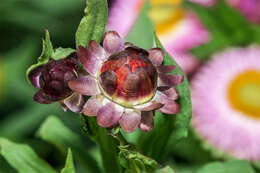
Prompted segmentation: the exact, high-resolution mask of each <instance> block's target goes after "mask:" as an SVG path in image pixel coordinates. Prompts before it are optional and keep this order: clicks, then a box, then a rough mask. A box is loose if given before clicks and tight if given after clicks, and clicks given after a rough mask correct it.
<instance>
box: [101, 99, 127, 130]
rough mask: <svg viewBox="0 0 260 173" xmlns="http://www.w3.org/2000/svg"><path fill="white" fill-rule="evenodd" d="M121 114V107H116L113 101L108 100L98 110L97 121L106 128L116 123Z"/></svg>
mask: <svg viewBox="0 0 260 173" xmlns="http://www.w3.org/2000/svg"><path fill="white" fill-rule="evenodd" d="M122 114H123V108H120V107H118V106H117V105H116V104H115V103H113V102H109V103H107V104H106V105H105V106H102V107H101V108H100V109H99V110H98V113H97V122H98V124H99V125H100V126H102V127H106V128H108V127H111V126H113V125H115V124H117V123H118V121H119V120H120V118H121V116H122Z"/></svg>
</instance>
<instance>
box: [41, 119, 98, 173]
mask: <svg viewBox="0 0 260 173" xmlns="http://www.w3.org/2000/svg"><path fill="white" fill-rule="evenodd" d="M37 135H38V136H39V137H40V138H41V139H43V140H45V141H47V142H49V143H51V144H53V145H55V146H56V147H57V148H58V149H60V150H61V151H62V152H63V153H66V150H67V148H69V147H70V148H71V149H72V151H73V153H74V155H75V159H76V160H78V161H79V162H80V163H81V164H82V166H84V168H85V169H86V170H88V172H93V173H94V172H95V173H96V172H101V171H100V168H99V167H98V165H97V163H96V161H95V159H94V158H93V157H91V156H90V155H89V153H88V152H87V151H88V150H87V149H86V147H85V146H84V144H83V143H82V141H81V139H80V137H79V136H78V135H77V134H75V133H74V132H72V131H71V130H70V129H69V128H67V127H66V126H64V124H63V123H62V122H61V121H60V120H59V119H58V118H57V117H55V116H49V117H48V118H47V120H46V121H45V122H44V123H43V124H42V125H41V127H40V129H39V130H38V132H37Z"/></svg>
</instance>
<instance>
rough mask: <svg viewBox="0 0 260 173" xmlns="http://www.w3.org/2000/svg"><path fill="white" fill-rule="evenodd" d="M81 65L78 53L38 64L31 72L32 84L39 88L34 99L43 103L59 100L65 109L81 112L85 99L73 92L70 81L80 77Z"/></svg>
mask: <svg viewBox="0 0 260 173" xmlns="http://www.w3.org/2000/svg"><path fill="white" fill-rule="evenodd" d="M78 72H79V65H78V59H77V55H76V53H72V54H71V55H69V56H68V57H66V58H64V59H60V60H54V59H50V60H49V61H48V62H47V63H46V64H43V65H41V66H38V67H37V68H35V69H33V70H32V71H31V72H30V73H29V80H30V82H31V84H32V85H33V86H34V87H36V88H38V89H39V90H38V91H37V93H36V94H35V95H34V100H35V101H36V102H39V103H41V104H50V103H53V102H57V101H59V102H60V104H61V106H62V107H63V109H64V110H65V111H66V110H67V109H70V110H71V111H73V112H80V111H81V109H82V106H83V104H84V99H83V97H82V96H81V95H80V94H77V93H73V91H72V90H71V89H70V88H69V86H68V82H69V81H70V80H73V79H76V78H77V77H78V75H79V74H78Z"/></svg>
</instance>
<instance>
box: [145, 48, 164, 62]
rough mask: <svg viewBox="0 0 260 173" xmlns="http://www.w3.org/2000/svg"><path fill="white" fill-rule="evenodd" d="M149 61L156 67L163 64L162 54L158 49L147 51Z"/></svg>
mask: <svg viewBox="0 0 260 173" xmlns="http://www.w3.org/2000/svg"><path fill="white" fill-rule="evenodd" d="M148 52H149V59H150V60H151V61H152V63H153V64H154V65H156V66H159V65H161V64H162V63H163V58H164V54H163V51H162V50H161V49H160V48H152V49H149V50H148Z"/></svg>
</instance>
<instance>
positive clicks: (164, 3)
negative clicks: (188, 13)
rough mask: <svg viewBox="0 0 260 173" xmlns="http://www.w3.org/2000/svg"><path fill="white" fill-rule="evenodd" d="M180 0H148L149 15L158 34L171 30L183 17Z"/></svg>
mask: <svg viewBox="0 0 260 173" xmlns="http://www.w3.org/2000/svg"><path fill="white" fill-rule="evenodd" d="M181 3H182V0H150V4H151V9H150V11H149V16H150V18H151V19H152V21H153V22H154V24H155V27H156V31H157V33H158V34H165V33H167V32H168V31H169V30H172V29H173V28H174V27H175V26H176V25H177V24H178V23H179V22H180V21H181V20H182V19H183V17H184V10H183V9H182V7H181Z"/></svg>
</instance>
